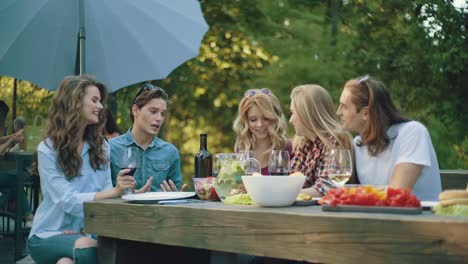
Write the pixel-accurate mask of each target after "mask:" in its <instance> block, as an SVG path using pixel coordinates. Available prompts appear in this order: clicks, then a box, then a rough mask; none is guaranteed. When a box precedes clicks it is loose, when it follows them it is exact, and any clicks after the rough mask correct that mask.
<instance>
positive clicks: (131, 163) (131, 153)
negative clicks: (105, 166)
mask: <svg viewBox="0 0 468 264" xmlns="http://www.w3.org/2000/svg"><path fill="white" fill-rule="evenodd" d="M120 168H121V169H122V170H123V169H130V172H128V173H127V174H126V175H129V176H133V175H134V173H135V171H136V170H137V169H138V168H140V152H139V151H138V148H137V147H127V148H126V149H125V150H124V152H123V155H122V159H121V160H120ZM126 193H132V191H131V190H127V191H126Z"/></svg>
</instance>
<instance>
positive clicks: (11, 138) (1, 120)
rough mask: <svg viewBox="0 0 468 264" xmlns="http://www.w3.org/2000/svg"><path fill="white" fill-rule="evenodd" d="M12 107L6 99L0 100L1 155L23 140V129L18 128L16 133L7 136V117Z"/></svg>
mask: <svg viewBox="0 0 468 264" xmlns="http://www.w3.org/2000/svg"><path fill="white" fill-rule="evenodd" d="M9 111H10V108H9V107H8V105H7V104H6V103H5V101H3V100H0V156H3V155H4V154H5V153H6V152H8V151H9V150H10V149H11V148H12V147H13V146H15V145H16V144H18V143H19V142H21V141H23V136H24V133H23V130H22V129H21V130H18V131H16V132H15V133H13V134H11V135H8V136H6V134H7V131H6V125H5V124H6V117H7V116H8V112H9Z"/></svg>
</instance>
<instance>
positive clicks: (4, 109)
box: [0, 100, 10, 138]
mask: <svg viewBox="0 0 468 264" xmlns="http://www.w3.org/2000/svg"><path fill="white" fill-rule="evenodd" d="M9 111H10V107H8V105H7V104H6V103H5V101H3V100H0V138H1V137H3V136H5V135H6V134H7V131H6V125H5V123H6V118H7V116H8V112H9Z"/></svg>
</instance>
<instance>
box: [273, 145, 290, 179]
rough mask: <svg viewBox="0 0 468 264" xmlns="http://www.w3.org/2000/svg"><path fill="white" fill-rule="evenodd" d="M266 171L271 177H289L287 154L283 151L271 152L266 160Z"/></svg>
mask: <svg viewBox="0 0 468 264" xmlns="http://www.w3.org/2000/svg"><path fill="white" fill-rule="evenodd" d="M268 171H270V175H272V176H288V175H289V152H287V151H285V150H276V149H274V150H272V151H271V154H270V159H269V160H268Z"/></svg>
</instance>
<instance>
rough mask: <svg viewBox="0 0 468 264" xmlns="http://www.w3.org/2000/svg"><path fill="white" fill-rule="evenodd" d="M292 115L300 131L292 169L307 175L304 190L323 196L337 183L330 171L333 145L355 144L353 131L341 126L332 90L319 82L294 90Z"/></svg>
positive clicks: (344, 147) (292, 160)
mask: <svg viewBox="0 0 468 264" xmlns="http://www.w3.org/2000/svg"><path fill="white" fill-rule="evenodd" d="M290 108H291V118H290V120H289V122H290V123H291V124H292V125H293V126H294V130H295V131H296V135H295V137H294V141H293V154H292V157H291V163H290V164H291V172H297V171H300V172H302V173H303V174H304V175H305V176H306V182H305V184H304V187H303V189H302V191H301V192H303V193H306V194H309V195H311V196H315V197H317V196H322V195H324V194H325V193H326V192H327V191H328V189H330V188H334V187H335V186H334V185H333V183H332V182H331V181H330V178H329V177H328V173H329V172H330V169H331V158H330V154H331V150H332V149H333V148H343V149H350V150H351V148H352V143H351V141H352V139H351V136H350V135H349V133H347V132H345V131H343V130H342V129H341V126H340V123H339V121H338V120H337V117H336V115H335V110H334V108H333V102H332V99H331V96H330V95H329V94H328V92H327V91H326V90H325V89H324V88H323V87H321V86H319V85H314V84H306V85H300V86H297V87H295V88H294V89H293V91H292V92H291V106H290Z"/></svg>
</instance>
